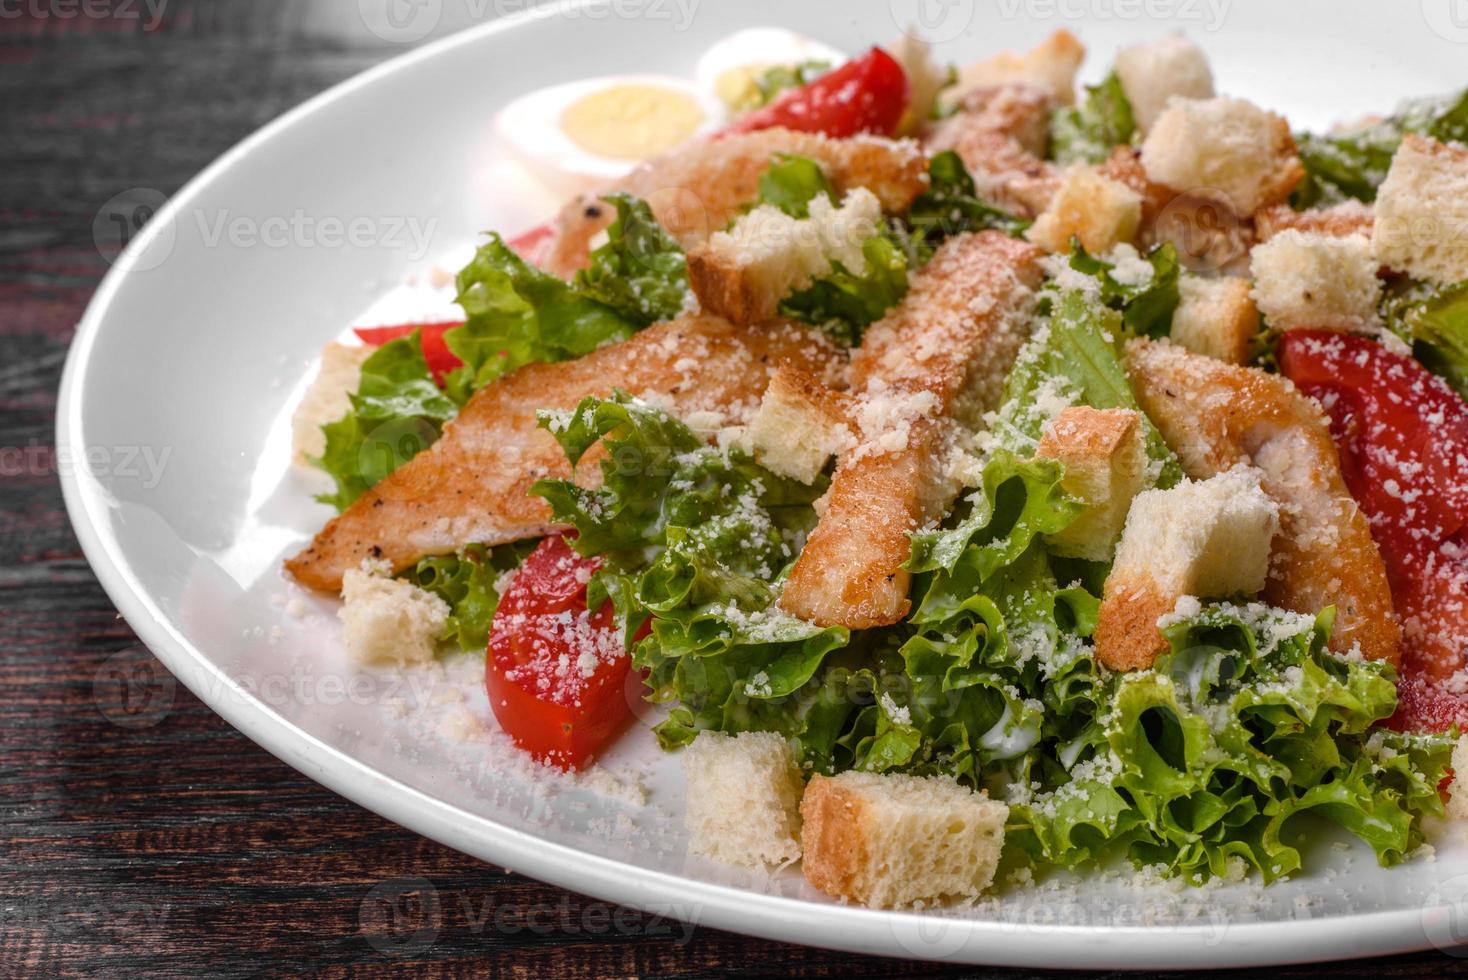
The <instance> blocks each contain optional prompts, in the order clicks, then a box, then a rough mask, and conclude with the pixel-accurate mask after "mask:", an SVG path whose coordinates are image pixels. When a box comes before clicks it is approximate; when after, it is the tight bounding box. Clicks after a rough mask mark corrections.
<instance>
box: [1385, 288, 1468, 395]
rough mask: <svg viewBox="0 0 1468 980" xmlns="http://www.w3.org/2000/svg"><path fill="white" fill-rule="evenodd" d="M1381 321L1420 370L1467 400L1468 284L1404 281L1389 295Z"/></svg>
mask: <svg viewBox="0 0 1468 980" xmlns="http://www.w3.org/2000/svg"><path fill="white" fill-rule="evenodd" d="M1382 318H1383V319H1384V320H1385V322H1386V325H1387V327H1388V328H1390V329H1391V330H1392V331H1393V332H1395V333H1396V334H1397V335H1398V336H1400V337H1401V338H1402V339H1403V340H1405V341H1406V342H1407V343H1409V344H1411V345H1412V354H1413V356H1414V357H1416V358H1417V360H1419V361H1421V362H1422V365H1423V367H1425V368H1427V369H1428V370H1429V371H1431V372H1433V373H1434V374H1437V375H1439V376H1441V377H1442V378H1443V380H1445V381H1447V383H1448V384H1450V385H1452V386H1453V390H1455V391H1456V392H1457V393H1458V394H1460V395H1462V396H1463V397H1464V398H1468V281H1465V282H1460V283H1456V284H1454V285H1451V286H1442V287H1437V286H1432V285H1429V284H1427V283H1418V282H1412V281H1410V280H1409V281H1406V282H1404V283H1403V284H1402V285H1400V286H1397V287H1394V288H1392V289H1391V290H1390V292H1389V293H1388V295H1387V298H1386V299H1385V301H1384V302H1383V303H1382Z"/></svg>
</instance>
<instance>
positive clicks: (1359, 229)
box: [1254, 201, 1376, 242]
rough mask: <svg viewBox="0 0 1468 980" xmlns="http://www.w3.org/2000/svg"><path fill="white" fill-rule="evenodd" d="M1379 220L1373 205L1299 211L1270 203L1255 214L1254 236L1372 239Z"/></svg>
mask: <svg viewBox="0 0 1468 980" xmlns="http://www.w3.org/2000/svg"><path fill="white" fill-rule="evenodd" d="M1375 221H1376V217H1375V214H1374V213H1373V212H1372V210H1371V205H1369V204H1362V203H1361V202H1360V201H1342V202H1341V203H1340V204H1334V205H1331V206H1330V207H1328V208H1311V209H1310V210H1308V211H1296V210H1295V209H1294V208H1292V207H1290V206H1289V205H1288V204H1271V205H1270V206H1269V207H1267V208H1260V209H1259V210H1258V211H1256V212H1254V234H1255V237H1256V238H1257V239H1258V240H1259V241H1261V242H1267V241H1269V240H1270V239H1271V238H1273V237H1274V236H1275V235H1278V234H1279V233H1280V232H1282V231H1290V230H1294V231H1304V232H1315V233H1317V234H1321V235H1334V236H1336V237H1337V238H1348V237H1350V236H1352V235H1365V236H1366V237H1367V238H1370V237H1371V226H1372V225H1373V224H1374V223H1375Z"/></svg>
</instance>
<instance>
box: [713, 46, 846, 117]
mask: <svg viewBox="0 0 1468 980" xmlns="http://www.w3.org/2000/svg"><path fill="white" fill-rule="evenodd" d="M830 70H831V63H830V62H829V61H825V60H823V59H820V58H807V59H806V60H804V61H800V62H796V63H795V64H793V65H772V66H770V67H769V68H766V69H765V70H764V71H762V72H760V73H759V74H758V75H757V76H755V78H754V96H753V97H752V98H750V99H749V100H748V101H747V102H745V103H741V104H740V105H738V106H735V107H734V108H736V109H758V108H760V107H761V106H767V105H769V104H770V103H771V102H773V101H775V99H776V98H778V97H779V96H780V95H781V94H782V93H783V92H785V91H786V90H787V89H792V88H800V87H801V86H803V85H808V84H810V83H811V82H813V81H815V80H816V79H817V78H820V77H821V76H822V75H824V74H825V73H826V72H828V71H830Z"/></svg>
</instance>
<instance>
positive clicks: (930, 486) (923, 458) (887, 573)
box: [780, 232, 1041, 629]
mask: <svg viewBox="0 0 1468 980" xmlns="http://www.w3.org/2000/svg"><path fill="white" fill-rule="evenodd" d="M1040 254H1041V253H1040V250H1039V249H1037V248H1035V247H1034V246H1033V245H1028V244H1026V243H1024V242H1020V241H1016V240H1015V239H1013V238H1010V237H1009V236H1007V235H1003V234H1000V233H998V232H982V233H980V234H977V235H958V236H955V237H953V238H950V239H948V241H946V242H944V243H943V245H942V246H940V247H939V249H938V252H937V254H936V255H934V256H933V259H932V261H930V262H929V263H928V265H927V266H925V267H924V268H923V269H922V270H920V271H919V272H917V273H915V274H914V275H913V277H912V285H911V288H910V289H909V290H908V293H907V296H906V297H905V298H904V299H903V301H902V302H901V303H900V304H898V306H897V307H896V308H894V309H893V310H892V311H891V312H889V313H888V315H887V316H886V317H885V318H883V319H882V320H880V321H879V322H877V323H874V324H872V326H871V327H869V328H868V329H867V332H866V335H865V337H864V338H863V340H862V345H861V347H860V349H859V350H858V351H857V352H856V354H855V355H854V356H853V359H852V364H851V379H852V389H853V392H854V393H855V394H856V395H857V403H856V405H855V406H854V409H853V412H854V416H855V418H856V420H857V422H858V425H859V427H860V429H861V431H860V432H859V433H858V439H859V442H858V445H857V446H856V448H854V449H852V450H851V451H849V452H847V453H845V454H844V455H843V456H842V457H841V460H840V462H839V463H838V465H837V468H836V473H835V476H834V478H833V480H832V484H831V489H830V491H829V492H828V493H827V495H826V497H825V498H824V506H825V511H824V513H823V514H822V516H821V519H820V522H819V523H818V524H817V526H816V528H815V530H814V531H812V532H811V535H810V538H809V540H808V541H807V542H806V545H805V548H804V550H803V551H802V552H801V554H800V557H799V559H798V560H797V561H796V563H795V567H794V568H793V569H792V570H791V573H790V577H789V578H788V579H787V581H786V584H785V588H784V591H783V593H782V594H781V596H780V606H781V608H782V609H784V610H785V611H786V612H788V613H790V614H792V615H795V616H798V617H800V618H802V619H806V620H809V621H811V622H815V623H819V624H821V625H823V626H826V625H841V626H846V627H849V628H851V629H868V628H871V627H874V626H884V625H889V624H891V623H895V622H897V621H898V620H900V619H901V618H902V617H903V616H904V615H906V614H907V610H908V608H909V605H910V603H909V601H908V598H907V589H908V584H909V581H910V576H909V574H908V573H907V572H906V571H904V570H903V568H902V565H903V564H904V563H905V562H906V561H907V559H908V557H909V556H910V554H911V543H910V540H909V535H910V534H911V532H912V531H914V530H915V529H917V528H918V527H919V526H921V525H922V524H924V523H926V522H927V521H929V520H932V519H934V518H935V517H937V516H938V515H940V514H941V513H943V511H944V510H946V509H947V506H948V504H949V503H950V502H951V501H952V499H953V496H954V495H955V494H956V493H957V491H958V486H957V483H956V481H955V479H954V477H953V475H952V473H951V471H950V467H949V465H948V460H949V459H950V456H951V452H952V448H953V440H954V438H955V435H956V433H957V430H958V428H959V427H963V426H973V425H976V424H977V423H978V421H979V419H980V416H981V415H982V413H983V412H984V411H985V410H987V409H989V408H992V407H994V405H995V404H997V402H998V399H999V396H1000V393H1001V392H1002V390H1003V385H1004V379H1005V377H1006V376H1007V375H1008V372H1009V368H1010V365H1012V364H1013V362H1014V357H1015V355H1016V354H1017V353H1018V351H1019V348H1020V345H1021V344H1022V343H1023V342H1024V339H1025V336H1026V334H1027V333H1028V326H1029V316H1030V313H1031V311H1032V309H1033V306H1034V302H1035V294H1034V290H1035V288H1036V287H1037V286H1038V285H1039V280H1040V270H1039V263H1038V260H1039V257H1040Z"/></svg>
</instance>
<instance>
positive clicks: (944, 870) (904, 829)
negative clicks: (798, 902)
mask: <svg viewBox="0 0 1468 980" xmlns="http://www.w3.org/2000/svg"><path fill="white" fill-rule="evenodd" d="M800 813H801V816H802V817H803V818H804V821H805V825H804V829H803V830H802V832H801V843H802V846H803V848H804V851H805V858H804V862H803V869H804V872H805V878H806V880H807V881H809V882H810V883H811V884H812V885H814V886H815V887H816V888H819V889H820V890H821V891H823V892H825V893H826V894H828V895H832V896H835V897H836V898H841V899H845V900H847V901H852V902H859V903H861V904H862V905H869V906H874V907H878V908H893V907H901V906H910V905H913V904H915V903H918V902H923V903H928V902H936V901H942V900H944V899H951V898H973V897H975V896H977V895H979V894H981V893H982V892H983V891H984V889H986V888H988V887H989V885H990V883H991V882H993V880H994V871H995V869H996V868H997V867H998V865H999V853H1000V851H1001V850H1002V849H1003V846H1004V824H1005V821H1006V820H1008V819H1009V807H1007V806H1005V805H1004V804H1003V803H1000V802H998V801H997V800H991V799H989V798H988V796H986V795H985V794H983V793H975V792H974V791H973V790H970V789H968V788H967V787H965V786H962V785H960V784H959V783H958V782H957V781H956V780H954V779H951V778H947V777H942V776H930V777H921V776H907V775H897V774H879V773H870V772H855V771H852V772H844V773H842V774H841V775H839V776H835V777H831V778H828V777H826V776H821V775H815V776H812V777H811V781H810V785H809V786H807V787H806V790H805V799H803V800H802V801H801V803H800Z"/></svg>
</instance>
